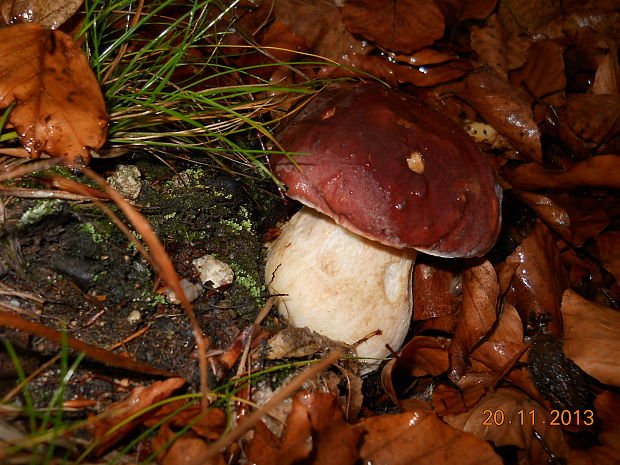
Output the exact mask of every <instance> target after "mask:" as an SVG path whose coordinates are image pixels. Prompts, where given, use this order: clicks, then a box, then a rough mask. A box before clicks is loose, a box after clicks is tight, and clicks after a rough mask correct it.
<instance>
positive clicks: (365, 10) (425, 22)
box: [342, 0, 445, 53]
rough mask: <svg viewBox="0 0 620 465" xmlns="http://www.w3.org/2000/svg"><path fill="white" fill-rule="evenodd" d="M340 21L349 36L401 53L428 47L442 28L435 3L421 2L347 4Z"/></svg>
mask: <svg viewBox="0 0 620 465" xmlns="http://www.w3.org/2000/svg"><path fill="white" fill-rule="evenodd" d="M342 21H343V22H344V24H345V25H346V27H347V29H348V30H349V31H350V32H352V33H353V34H360V35H362V36H363V37H365V38H366V39H369V40H372V41H373V42H375V43H377V44H379V45H380V46H381V47H383V48H386V49H388V50H392V51H396V52H404V53H411V52H413V51H415V50H419V49H421V48H423V47H426V46H428V45H431V44H432V43H433V42H435V40H437V39H439V38H440V37H441V36H442V35H443V31H444V27H445V23H444V17H443V14H442V13H441V11H440V10H439V8H438V7H437V6H436V5H435V3H434V2H427V1H421V0H347V1H346V2H345V4H344V8H343V9H342Z"/></svg>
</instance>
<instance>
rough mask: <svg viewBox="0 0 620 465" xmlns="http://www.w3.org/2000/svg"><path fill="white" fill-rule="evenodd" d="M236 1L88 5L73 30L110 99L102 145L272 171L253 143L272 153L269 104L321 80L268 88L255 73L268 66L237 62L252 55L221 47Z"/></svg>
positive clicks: (275, 105) (128, 0)
mask: <svg viewBox="0 0 620 465" xmlns="http://www.w3.org/2000/svg"><path fill="white" fill-rule="evenodd" d="M237 3H238V0H235V1H232V2H219V1H214V0H200V1H197V0H195V1H179V0H154V1H149V2H144V4H142V2H137V1H135V0H117V1H101V0H99V1H98V0H87V1H86V2H85V20H84V22H83V25H82V29H81V31H80V34H79V36H80V37H82V38H84V48H85V51H86V53H87V55H88V57H89V60H90V63H91V66H92V68H93V70H94V71H95V74H96V75H97V78H98V79H99V81H100V82H101V83H102V87H103V90H104V95H105V98H106V101H107V104H108V111H109V113H110V123H111V125H110V134H109V146H111V147H117V148H118V147H143V148H146V149H149V150H152V151H156V152H158V151H159V152H165V153H166V154H171V153H172V154H174V153H178V151H179V150H183V151H199V152H203V153H205V154H207V155H208V156H210V157H211V159H212V160H213V162H214V163H215V164H216V165H218V166H220V167H222V168H225V169H227V170H232V171H236V168H235V164H243V165H248V164H250V165H253V166H254V167H255V168H257V169H258V171H259V172H262V174H263V175H264V176H268V177H270V176H271V174H270V173H269V171H268V170H267V169H266V167H265V165H264V163H263V159H264V155H265V154H266V153H268V152H269V151H268V150H267V149H266V148H265V146H264V145H262V146H261V143H260V141H259V140H258V139H260V140H262V141H263V142H264V143H267V142H268V141H271V142H272V143H273V144H272V146H273V147H275V150H278V145H277V143H275V141H274V140H273V136H272V135H271V133H270V130H269V128H270V127H271V126H272V125H273V124H274V123H275V121H276V120H277V119H278V117H277V116H275V117H274V116H271V115H273V114H276V113H274V112H273V110H280V109H281V107H282V104H283V103H284V101H285V100H286V99H288V98H291V97H293V98H294V97H295V96H301V95H304V94H307V93H309V92H312V91H313V89H314V88H316V86H317V85H318V84H320V83H317V82H313V83H305V84H300V85H295V86H278V85H272V84H270V83H269V82H268V81H265V80H264V79H263V78H261V77H259V76H258V75H256V74H254V72H255V71H256V70H257V69H258V68H261V67H263V66H272V64H267V65H257V66H254V67H245V68H238V67H236V66H234V60H235V58H239V55H240V54H244V53H251V52H253V51H254V50H253V49H252V46H250V45H248V46H247V47H245V48H244V47H238V46H235V47H232V46H229V45H227V44H226V38H227V36H228V35H230V34H233V33H234V32H233V30H234V27H235V25H236V22H235V21H236V20H235V16H234V14H233V10H234V7H235V6H236V4H237ZM294 64H295V63H291V64H290V65H291V66H292V65H294ZM248 82H250V83H251V84H248ZM274 93H276V94H278V95H280V96H279V97H273V96H271V97H270V95H273V94H274ZM277 114H281V113H277ZM248 141H249V142H248ZM231 162H232V163H231Z"/></svg>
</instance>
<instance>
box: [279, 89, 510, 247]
mask: <svg viewBox="0 0 620 465" xmlns="http://www.w3.org/2000/svg"><path fill="white" fill-rule="evenodd" d="M279 140H280V143H281V144H282V147H283V148H284V149H285V150H287V151H290V152H300V153H304V154H306V155H298V156H295V157H294V160H295V162H296V164H297V166H295V164H294V163H293V162H291V160H290V159H288V158H287V157H286V156H284V155H275V156H272V158H271V167H272V169H273V171H274V173H275V174H276V176H277V177H278V178H279V179H280V180H282V182H284V183H285V184H286V186H287V187H288V191H287V193H288V195H289V196H290V197H292V198H294V199H297V200H299V201H301V202H302V203H304V204H306V205H309V206H311V207H313V208H315V209H316V210H318V211H320V212H322V213H324V214H326V215H328V216H330V217H331V218H333V219H334V220H335V221H336V222H337V223H338V224H340V225H341V226H344V227H345V228H347V229H350V230H351V231H353V232H355V233H357V234H360V235H362V236H364V237H367V238H369V239H372V240H375V241H378V242H381V243H383V244H386V245H389V246H392V247H398V248H404V247H412V248H415V249H418V250H421V251H424V252H427V253H429V254H433V255H439V256H444V257H472V256H479V255H483V254H484V253H486V252H487V251H488V250H489V249H490V248H491V247H492V246H493V244H494V243H495V240H496V239H497V235H498V232H499V227H500V204H501V198H502V191H501V188H500V187H499V185H498V184H497V182H496V179H495V175H494V172H493V170H492V168H491V166H490V165H489V164H488V163H487V161H486V160H485V159H484V155H483V154H482V153H481V151H480V149H479V148H478V146H477V145H476V144H475V143H474V142H473V141H472V140H471V138H470V137H469V136H468V135H467V134H466V133H465V132H464V131H463V130H462V129H461V128H460V127H458V125H457V124H456V123H454V122H453V121H452V120H450V119H449V118H447V117H446V116H444V115H442V114H441V113H439V112H438V111H436V110H434V109H431V108H429V107H428V106H426V105H425V104H423V103H422V102H420V101H419V100H417V99H416V98H414V97H412V96H410V95H408V94H404V93H400V92H397V91H394V90H391V89H389V88H387V87H383V86H380V85H375V84H357V85H351V84H339V85H336V86H331V87H328V88H326V89H325V90H323V91H321V92H320V93H319V94H318V95H317V96H316V97H315V98H313V99H312V100H311V101H310V102H309V103H307V104H306V105H305V107H304V108H303V109H302V110H301V111H300V112H299V113H298V114H297V115H295V116H294V117H292V119H291V120H290V122H289V123H288V124H287V125H286V127H285V128H284V129H283V131H282V132H281V135H280V138H279Z"/></svg>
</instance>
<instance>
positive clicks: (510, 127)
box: [456, 71, 542, 162]
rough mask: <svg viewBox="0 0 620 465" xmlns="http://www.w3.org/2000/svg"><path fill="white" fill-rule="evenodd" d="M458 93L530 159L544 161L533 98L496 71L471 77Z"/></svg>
mask: <svg viewBox="0 0 620 465" xmlns="http://www.w3.org/2000/svg"><path fill="white" fill-rule="evenodd" d="M456 93H457V95H458V96H459V97H461V98H462V99H463V100H465V101H466V102H467V103H469V104H470V105H471V106H472V107H473V108H474V109H475V110H476V111H477V112H478V113H480V115H481V116H482V117H483V118H484V119H485V121H486V122H487V123H489V124H490V125H491V126H493V127H494V128H495V130H497V132H499V133H500V134H501V135H503V136H505V137H506V138H507V139H508V140H509V141H510V142H511V143H512V145H513V146H514V148H515V149H517V150H519V151H520V152H522V153H523V156H524V157H525V158H526V159H529V160H532V161H537V162H541V161H542V148H541V145H540V129H538V126H537V125H536V123H535V122H534V116H533V114H532V110H531V108H530V103H529V99H528V98H527V97H525V96H523V95H521V94H520V93H519V92H518V91H517V89H515V88H514V87H513V86H511V84H510V83H509V82H507V81H505V80H504V79H503V78H502V77H501V76H500V75H498V74H496V73H494V72H490V71H481V72H477V73H472V74H470V75H469V76H468V77H467V79H465V87H464V88H463V89H457V90H456Z"/></svg>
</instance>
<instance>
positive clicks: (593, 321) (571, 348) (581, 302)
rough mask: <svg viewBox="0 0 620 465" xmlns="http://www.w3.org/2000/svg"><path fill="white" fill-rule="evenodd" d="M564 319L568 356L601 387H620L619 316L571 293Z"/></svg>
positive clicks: (565, 301) (566, 298)
mask: <svg viewBox="0 0 620 465" xmlns="http://www.w3.org/2000/svg"><path fill="white" fill-rule="evenodd" d="M562 316H563V318H564V345H563V350H564V353H565V354H566V356H567V357H568V358H570V359H571V360H573V361H574V362H575V363H576V364H577V365H578V366H579V368H581V369H582V370H583V371H585V372H586V373H588V374H589V375H590V376H593V377H594V378H596V379H598V380H599V381H601V382H602V383H605V384H609V385H611V386H616V387H620V344H618V341H620V313H618V312H617V311H616V310H612V309H611V308H607V307H603V306H602V305H598V304H596V303H594V302H590V301H588V300H586V299H584V298H583V297H581V296H580V295H579V294H577V293H576V292H574V291H572V290H570V289H569V290H567V291H566V292H564V296H563V298H562Z"/></svg>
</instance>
